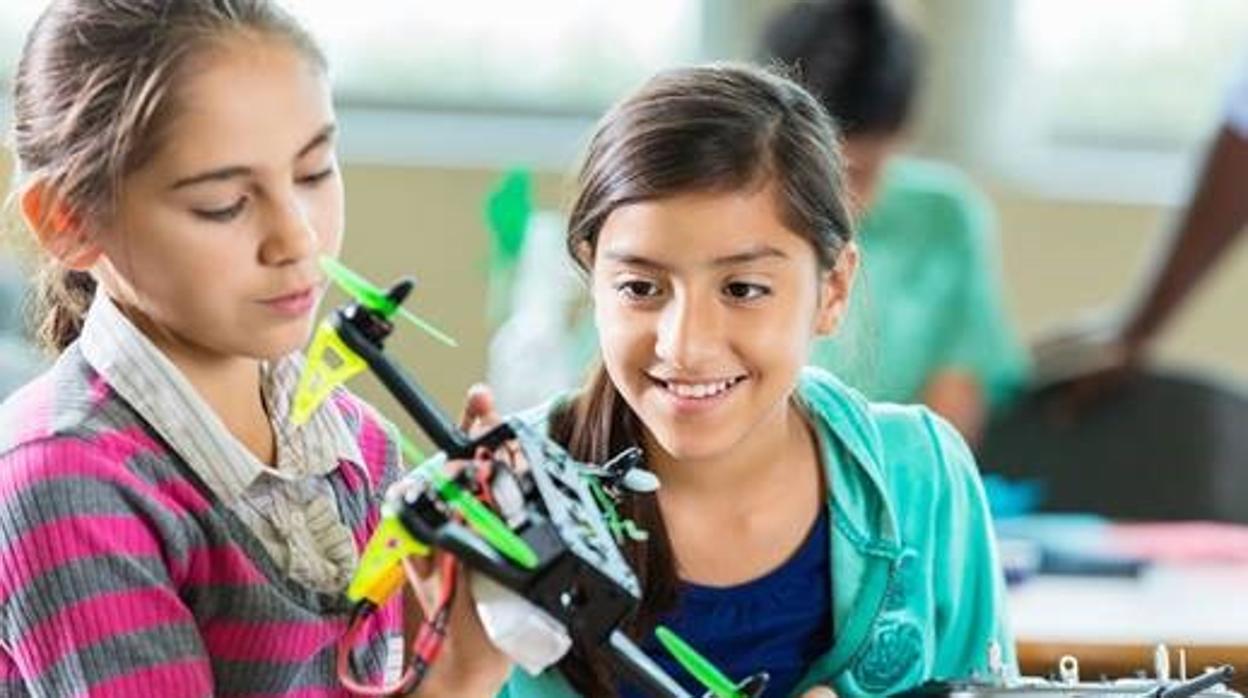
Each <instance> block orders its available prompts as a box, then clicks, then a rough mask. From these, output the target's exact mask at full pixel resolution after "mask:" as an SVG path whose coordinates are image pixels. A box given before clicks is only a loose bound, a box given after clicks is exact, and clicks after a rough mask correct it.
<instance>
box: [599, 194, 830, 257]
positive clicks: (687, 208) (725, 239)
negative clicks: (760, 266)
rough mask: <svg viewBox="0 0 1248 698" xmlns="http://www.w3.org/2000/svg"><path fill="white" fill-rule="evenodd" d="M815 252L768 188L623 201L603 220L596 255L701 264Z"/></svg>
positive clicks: (799, 255)
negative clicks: (794, 228)
mask: <svg viewBox="0 0 1248 698" xmlns="http://www.w3.org/2000/svg"><path fill="white" fill-rule="evenodd" d="M768 251H769V252H768ZM762 252H766V253H765V254H760V253H762ZM812 254H813V250H811V249H810V243H809V242H808V240H807V238H806V236H804V235H802V234H800V233H798V232H796V231H793V230H791V229H790V228H789V227H788V226H787V224H786V223H785V221H784V219H783V218H782V216H781V213H780V209H779V207H778V206H777V203H776V197H775V196H774V193H773V192H772V191H771V189H770V187H764V188H760V189H758V190H756V191H737V192H709V193H707V192H698V193H693V194H680V195H676V196H671V197H665V198H661V199H653V200H648V201H641V202H636V203H632V204H629V205H626V206H621V207H619V208H617V209H615V210H614V211H613V212H612V213H611V215H610V216H608V218H607V220H606V221H605V222H604V223H603V227H602V229H601V231H600V232H599V236H598V244H597V254H596V255H595V256H596V257H597V258H598V259H599V260H616V261H624V262H627V261H633V260H632V258H634V257H641V258H644V259H647V260H651V261H664V260H671V261H679V262H680V263H682V264H691V265H702V264H722V263H724V262H725V261H734V260H738V258H739V259H740V260H741V261H760V262H768V261H783V260H785V259H789V260H794V259H802V258H804V256H807V255H812Z"/></svg>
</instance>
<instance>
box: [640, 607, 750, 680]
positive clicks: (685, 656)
mask: <svg viewBox="0 0 1248 698" xmlns="http://www.w3.org/2000/svg"><path fill="white" fill-rule="evenodd" d="M654 635H655V637H657V638H659V642H660V643H662V644H663V647H665V648H666V649H667V651H668V652H669V653H671V655H672V656H673V657H675V658H676V661H678V662H680V665H681V666H683V667H684V668H685V671H688V672H689V673H690V674H692V675H693V677H694V678H695V679H697V680H698V682H699V683H701V684H702V685H703V686H706V689H707V690H708V691H710V692H711V693H713V694H715V696H716V698H743V694H742V693H741V691H740V690H739V689H738V688H737V684H736V683H734V682H733V680H732V679H730V678H728V677H727V676H725V675H724V672H722V671H720V670H719V669H718V668H716V667H715V665H714V664H712V663H711V661H710V660H709V659H707V658H706V657H703V656H702V655H701V654H698V651H697V650H695V649H694V648H692V647H690V646H689V643H687V642H685V641H684V640H682V639H680V636H679V635H677V634H676V633H674V632H672V631H671V630H668V629H667V628H666V627H664V626H662V625H660V626H658V627H657V628H655V629H654Z"/></svg>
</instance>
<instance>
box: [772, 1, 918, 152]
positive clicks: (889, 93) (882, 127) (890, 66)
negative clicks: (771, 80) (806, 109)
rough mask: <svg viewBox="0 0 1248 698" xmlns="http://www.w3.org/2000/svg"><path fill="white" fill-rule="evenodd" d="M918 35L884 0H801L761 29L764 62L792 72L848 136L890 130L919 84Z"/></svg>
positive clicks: (904, 117)
mask: <svg viewBox="0 0 1248 698" xmlns="http://www.w3.org/2000/svg"><path fill="white" fill-rule="evenodd" d="M921 51H922V47H921V45H920V42H919V37H918V35H917V34H915V33H914V32H913V31H911V30H910V29H909V28H908V27H907V26H906V25H904V24H903V23H902V22H901V20H900V19H899V18H898V17H897V16H896V14H895V13H894V12H893V11H892V9H891V8H890V6H889V4H888V2H887V1H886V0H806V1H803V2H799V3H797V4H795V5H793V6H791V7H788V8H786V9H785V10H783V11H782V12H780V13H779V14H778V15H776V17H775V18H774V19H773V20H772V22H771V23H770V25H769V26H768V27H767V30H766V31H765V32H764V34H763V41H762V47H761V54H762V55H761V56H760V58H762V60H764V61H767V62H778V63H780V64H781V65H783V66H785V67H786V68H788V69H790V70H793V71H795V73H794V74H795V75H796V76H797V77H798V80H799V82H801V83H802V84H803V85H804V86H805V87H806V89H808V90H810V91H811V92H812V93H814V95H815V96H816V97H818V98H819V100H820V101H821V102H822V103H823V106H824V108H825V109H827V110H828V113H829V114H831V115H832V118H833V119H834V120H835V121H836V124H837V126H838V127H839V128H840V129H841V130H842V131H843V132H844V133H845V134H846V136H848V137H853V136H857V135H862V134H891V133H895V132H897V131H899V130H901V128H902V127H903V126H905V124H906V122H907V121H908V120H909V118H910V113H911V109H912V107H913V102H914V95H915V92H916V87H917V85H918V82H919V71H920V67H921V66H920V64H921Z"/></svg>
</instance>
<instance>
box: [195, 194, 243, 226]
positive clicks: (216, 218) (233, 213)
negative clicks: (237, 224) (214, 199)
mask: <svg viewBox="0 0 1248 698" xmlns="http://www.w3.org/2000/svg"><path fill="white" fill-rule="evenodd" d="M246 205H247V197H241V198H240V199H239V200H238V201H236V202H235V203H234V204H233V205H230V206H227V207H225V208H212V209H199V208H197V209H192V211H194V212H195V215H197V216H199V217H200V218H203V219H204V220H208V221H212V222H213V223H228V222H229V221H232V220H234V219H235V218H237V217H238V214H240V213H242V212H243V208H244V207H246Z"/></svg>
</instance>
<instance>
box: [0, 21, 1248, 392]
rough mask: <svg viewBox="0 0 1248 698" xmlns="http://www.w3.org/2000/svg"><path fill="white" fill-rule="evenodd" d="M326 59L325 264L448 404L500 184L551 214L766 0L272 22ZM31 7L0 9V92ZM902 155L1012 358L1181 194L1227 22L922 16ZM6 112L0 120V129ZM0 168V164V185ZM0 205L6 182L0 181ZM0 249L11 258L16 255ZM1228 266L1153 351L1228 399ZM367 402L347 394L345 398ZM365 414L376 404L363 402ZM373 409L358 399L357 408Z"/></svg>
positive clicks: (1238, 40)
mask: <svg viewBox="0 0 1248 698" xmlns="http://www.w3.org/2000/svg"><path fill="white" fill-rule="evenodd" d="M289 4H290V5H291V6H292V8H293V9H294V10H295V11H296V12H297V13H298V14H299V15H300V16H301V17H302V18H304V19H305V21H307V22H308V23H309V24H310V25H311V26H312V28H313V30H314V31H315V33H316V34H317V35H318V37H319V38H320V40H321V41H322V43H323V44H324V45H325V46H326V48H327V49H328V52H329V54H330V62H331V65H332V66H333V69H334V78H335V82H336V89H337V92H338V95H339V108H340V118H341V121H342V147H341V157H342V161H343V163H344V165H345V168H344V169H345V180H346V185H347V195H348V198H347V238H346V248H345V253H344V258H345V260H346V261H347V262H348V263H349V264H351V265H353V266H355V267H356V268H358V269H360V270H364V271H366V272H367V274H368V275H370V276H371V277H373V278H375V279H382V280H384V279H389V278H391V277H392V276H395V275H397V274H400V273H413V274H415V275H416V277H417V278H418V281H419V283H420V286H419V289H418V292H417V294H416V296H415V304H416V307H418V308H419V309H420V310H421V311H422V312H424V313H425V314H426V315H427V316H428V317H430V318H431V319H434V320H436V321H437V322H439V323H440V324H441V325H442V326H443V327H444V328H446V329H447V330H448V331H450V332H451V333H452V334H453V335H454V336H455V337H456V338H458V339H459V341H460V343H461V348H460V349H459V350H458V351H448V350H445V349H443V348H440V347H439V346H438V345H436V344H431V343H425V342H423V341H422V340H416V341H414V342H412V343H411V344H410V345H404V344H402V343H400V346H399V347H398V348H399V350H400V355H401V357H402V358H403V359H404V360H405V361H406V362H407V363H408V365H410V366H412V367H413V368H414V369H416V370H417V371H419V369H420V367H421V366H422V365H424V366H431V367H432V366H436V370H430V371H426V372H424V373H423V374H422V377H423V379H424V381H425V382H426V383H427V384H428V387H429V388H430V389H431V391H432V392H433V393H434V394H435V395H436V396H438V397H439V398H440V399H441V400H443V401H444V402H445V403H446V404H447V405H455V404H457V403H458V402H459V400H460V396H461V395H462V394H463V391H464V390H465V389H466V388H467V387H468V386H469V385H470V384H471V383H472V382H473V381H475V380H478V379H480V378H482V377H483V376H484V369H485V361H486V349H487V340H488V336H489V331H490V327H489V324H488V321H487V315H486V312H485V309H486V295H487V280H488V279H487V277H488V273H487V272H488V269H489V265H488V259H489V246H490V233H489V230H488V227H487V225H486V221H485V218H484V216H483V206H484V201H485V198H486V197H487V195H488V194H489V193H490V192H491V190H492V189H493V188H494V187H495V186H496V185H497V182H498V179H499V177H500V176H501V173H503V172H504V171H507V170H509V169H511V168H516V167H522V168H528V169H531V170H532V171H533V172H534V173H535V183H536V189H535V192H536V198H537V203H538V205H539V206H541V207H543V208H551V209H557V208H559V207H560V206H561V205H562V204H563V203H564V200H565V197H566V193H567V188H566V181H567V174H568V172H569V171H570V169H571V168H572V167H573V166H574V164H575V161H576V157H577V154H578V152H579V148H580V147H581V145H582V144H583V142H584V139H585V138H586V136H587V132H588V130H589V129H590V128H591V126H592V124H593V122H594V120H595V118H596V117H597V116H598V115H599V114H600V113H601V112H602V111H603V109H604V108H605V107H606V106H607V105H609V104H610V103H611V102H612V101H613V100H614V99H616V98H618V97H620V96H621V95H623V94H624V93H625V92H626V91H628V90H629V89H630V88H632V87H634V86H636V85H637V84H639V83H640V82H641V81H642V80H644V79H645V78H646V77H647V76H649V75H650V74H651V73H653V72H654V71H655V70H657V69H660V68H662V67H665V66H670V65H677V64H681V63H688V62H692V61H699V60H706V59H719V58H741V59H748V58H751V57H752V56H753V55H754V53H755V49H756V46H757V40H758V36H759V34H760V33H761V31H762V29H763V27H764V26H765V23H766V20H767V18H768V17H770V16H771V15H772V14H773V13H774V12H776V11H777V10H778V9H780V8H782V7H784V6H786V5H788V4H790V2H789V1H788V0H634V1H633V2H628V3H618V2H611V1H610V0H529V1H527V2H523V3H515V2H503V1H494V0H459V1H458V2H453V3H442V2H419V3H412V2H399V1H397V0H355V1H354V2H351V3H342V2H337V1H335V0H292V2H290V3H289ZM41 6H42V4H41V3H40V2H38V1H37V0H12V1H10V2H5V3H3V4H2V5H0V82H6V76H7V75H9V74H10V72H11V70H12V65H13V62H14V61H15V60H16V56H17V55H18V52H19V49H20V46H21V37H22V36H23V33H24V31H25V29H26V28H27V26H28V25H29V24H30V22H31V21H33V18H34V17H35V16H36V15H37V13H38V12H39V10H40V8H41ZM899 8H900V9H901V11H902V12H903V13H904V14H905V15H907V16H908V17H909V18H910V19H911V20H912V22H913V23H914V24H915V25H917V28H918V29H919V30H920V31H921V33H922V34H923V36H924V39H925V42H926V60H927V71H926V80H925V86H924V89H923V90H922V92H921V93H920V95H919V103H918V112H917V114H916V116H915V119H916V122H915V126H914V142H913V150H915V151H917V152H919V153H921V154H923V155H926V156H930V157H936V158H940V159H944V160H947V161H950V162H952V163H954V164H957V165H959V166H961V167H962V168H963V169H965V170H966V171H967V172H968V173H969V174H970V175H971V177H972V178H973V180H974V181H975V182H976V183H977V184H978V185H980V187H981V188H983V189H984V190H985V191H986V192H987V193H988V195H989V197H990V199H991V203H992V205H993V206H994V207H995V211H996V215H997V218H998V224H999V234H1000V240H1001V248H1002V254H1003V260H1004V274H1003V278H1004V293H1005V304H1006V307H1007V308H1008V312H1009V316H1010V318H1011V319H1012V320H1013V322H1014V324H1015V325H1016V327H1017V328H1018V331H1019V332H1020V333H1021V334H1022V336H1023V337H1024V339H1028V338H1034V337H1036V336H1037V335H1038V333H1041V332H1042V331H1044V330H1045V329H1048V328H1051V327H1052V326H1053V325H1054V324H1056V323H1059V322H1062V321H1065V320H1069V319H1071V318H1072V317H1074V316H1075V315H1077V314H1078V313H1080V312H1081V311H1084V310H1088V309H1091V308H1096V307H1100V306H1103V305H1107V304H1111V303H1114V302H1117V301H1118V300H1120V299H1121V297H1122V296H1123V294H1125V293H1126V292H1127V290H1128V289H1129V288H1130V287H1131V285H1132V282H1133V280H1134V279H1135V277H1136V275H1137V273H1138V271H1139V270H1140V269H1141V268H1142V267H1143V266H1144V263H1145V260H1146V258H1147V255H1148V251H1149V249H1150V243H1151V242H1153V241H1154V239H1155V237H1156V235H1157V234H1158V233H1160V232H1161V230H1162V228H1163V227H1164V225H1165V223H1166V222H1167V221H1168V220H1169V218H1170V217H1171V216H1173V211H1172V206H1173V205H1175V204H1176V203H1177V202H1179V201H1180V200H1181V199H1182V197H1183V196H1184V195H1185V194H1186V193H1187V191H1188V190H1189V189H1190V186H1191V184H1190V177H1191V171H1192V169H1193V168H1194V166H1195V161H1196V159H1197V158H1198V157H1199V155H1200V154H1201V151H1202V148H1203V147H1204V146H1205V145H1206V142H1207V139H1208V137H1209V134H1210V133H1211V132H1212V129H1213V128H1214V126H1215V124H1216V120H1217V117H1218V114H1219V110H1220V104H1221V100H1222V94H1223V91H1224V86H1225V85H1226V83H1227V81H1228V80H1229V78H1230V76H1231V74H1232V71H1233V70H1234V68H1235V65H1236V62H1237V61H1238V60H1240V59H1241V57H1242V54H1243V48H1242V47H1243V46H1244V45H1245V44H1246V43H1248V42H1246V41H1245V37H1246V36H1248V34H1246V30H1245V27H1248V3H1244V2H1243V1H1242V0H1200V1H1199V2H1191V1H1190V0H1093V1H1091V2H1089V1H1086V0H1082V1H1081V0H930V1H928V2H913V1H912V2H903V3H900V4H899ZM5 89H6V98H3V99H7V89H8V86H7V83H6V87H5ZM8 112H9V107H8V106H7V104H5V106H4V108H3V113H4V115H5V116H4V117H0V118H3V119H7V115H8ZM9 165H10V159H9V157H8V155H7V153H6V152H4V151H0V167H3V168H4V169H5V171H7V170H8V168H9ZM5 181H6V183H7V178H6V180H5ZM10 237H18V238H20V237H21V235H20V234H19V235H15V236H10ZM1245 297H1248V247H1245V246H1240V247H1239V249H1238V250H1237V251H1236V252H1234V254H1233V255H1232V257H1231V258H1230V259H1227V260H1225V261H1224V262H1223V263H1222V264H1221V265H1220V267H1219V268H1218V269H1217V270H1215V273H1214V274H1213V276H1212V277H1211V278H1210V279H1208V281H1207V282H1206V283H1205V285H1204V286H1203V287H1202V288H1201V289H1200V290H1199V293H1198V295H1197V297H1194V298H1193V300H1192V302H1191V303H1189V304H1188V306H1187V307H1186V308H1185V309H1184V311H1183V312H1182V313H1181V314H1180V316H1178V317H1177V318H1176V320H1175V322H1174V323H1173V326H1172V327H1171V328H1170V329H1169V331H1168V332H1167V333H1166V334H1165V336H1164V337H1162V338H1161V341H1160V342H1159V344H1158V346H1157V355H1158V358H1159V359H1160V360H1161V361H1162V362H1165V363H1172V364H1183V365H1189V366H1198V367H1201V368H1205V369H1209V370H1212V371H1216V372H1218V373H1220V374H1223V375H1225V376H1226V377H1228V378H1230V379H1237V380H1243V379H1244V378H1245V377H1248V350H1246V347H1248V322H1246V321H1235V320H1234V318H1237V317H1238V318H1244V317H1245V315H1244V314H1243V308H1242V299H1243V298H1245ZM363 390H364V392H366V393H368V391H369V388H367V387H366V388H363ZM374 395H375V394H374ZM370 396H373V395H370Z"/></svg>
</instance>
